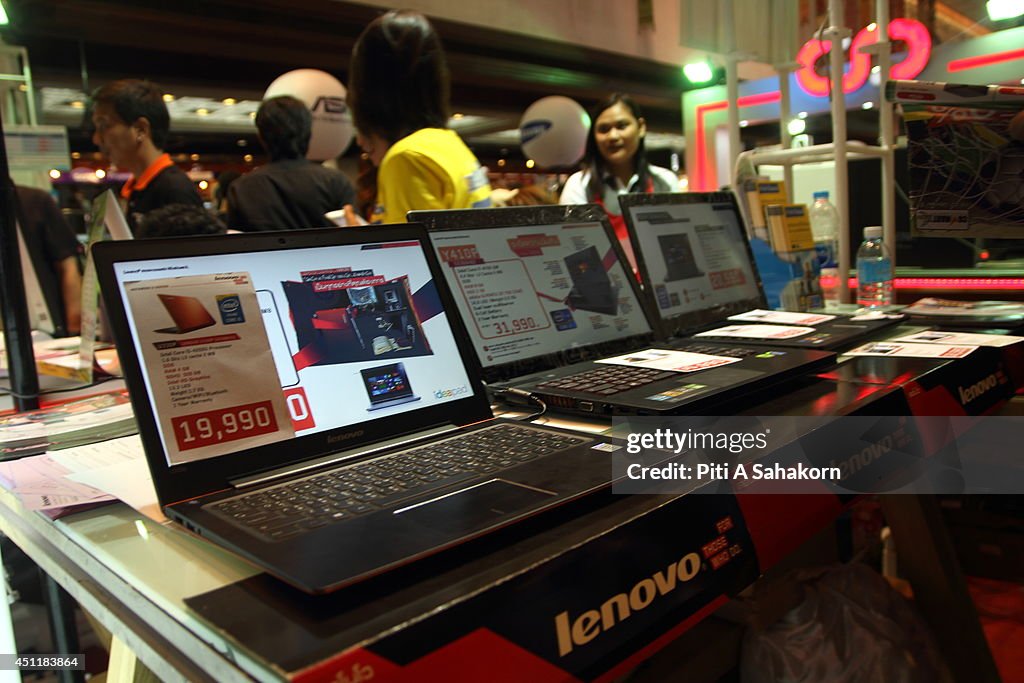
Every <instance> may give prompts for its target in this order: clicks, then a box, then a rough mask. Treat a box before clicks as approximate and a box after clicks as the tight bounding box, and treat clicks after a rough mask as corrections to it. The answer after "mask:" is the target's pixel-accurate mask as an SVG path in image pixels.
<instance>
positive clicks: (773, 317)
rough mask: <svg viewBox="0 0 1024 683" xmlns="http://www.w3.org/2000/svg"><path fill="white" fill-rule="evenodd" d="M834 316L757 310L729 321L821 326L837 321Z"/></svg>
mask: <svg viewBox="0 0 1024 683" xmlns="http://www.w3.org/2000/svg"><path fill="white" fill-rule="evenodd" d="M835 319H836V317H835V316H834V315H826V314H824V313H798V312H796V311H766V310H764V309H763V308H756V309H754V310H753V311H747V312H746V313H740V314H738V315H730V316H729V320H737V321H740V322H748V323H773V324H776V325H820V324H821V323H827V322H828V321H829V320H835Z"/></svg>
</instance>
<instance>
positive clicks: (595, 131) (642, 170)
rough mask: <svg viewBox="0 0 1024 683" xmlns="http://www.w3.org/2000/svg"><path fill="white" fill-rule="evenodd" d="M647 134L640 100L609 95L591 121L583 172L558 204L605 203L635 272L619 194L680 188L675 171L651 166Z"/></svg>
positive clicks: (574, 176) (572, 180)
mask: <svg viewBox="0 0 1024 683" xmlns="http://www.w3.org/2000/svg"><path fill="white" fill-rule="evenodd" d="M646 134H647V122H646V121H644V117H643V116H642V115H641V113H640V107H638V106H637V104H636V102H634V101H633V99H632V98H630V97H629V96H628V95H623V94H621V93H615V94H613V95H611V96H609V97H608V99H607V100H605V101H604V102H602V103H600V104H599V105H598V106H597V107H596V108H595V109H594V111H593V113H592V115H591V117H590V134H589V135H588V136H587V151H586V154H585V156H584V157H583V170H582V171H578V172H577V173H574V174H572V175H571V176H569V180H567V181H566V183H565V188H564V189H563V190H562V196H561V198H560V200H559V201H560V202H561V203H562V204H586V203H590V202H596V203H598V204H601V205H602V206H603V207H604V210H605V212H606V213H607V214H608V217H609V218H610V219H611V222H612V225H613V226H614V227H615V234H616V236H618V238H619V242H621V243H622V245H623V248H624V249H625V250H626V255H627V256H628V257H629V260H630V263H631V265H633V267H634V270H635V269H636V261H635V259H634V258H633V249H632V246H631V245H630V243H629V236H628V234H627V231H626V224H625V221H624V220H623V218H622V213H621V209H620V207H619V202H618V195H620V194H625V193H627V192H642V193H645V194H650V193H652V192H676V191H677V190H678V189H679V179H678V178H677V177H676V175H675V173H673V172H672V171H670V170H668V169H667V168H661V167H659V166H652V165H651V164H649V163H647V154H646V152H645V150H644V136H645V135H646Z"/></svg>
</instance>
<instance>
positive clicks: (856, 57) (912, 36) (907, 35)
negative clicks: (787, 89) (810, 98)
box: [796, 19, 932, 97]
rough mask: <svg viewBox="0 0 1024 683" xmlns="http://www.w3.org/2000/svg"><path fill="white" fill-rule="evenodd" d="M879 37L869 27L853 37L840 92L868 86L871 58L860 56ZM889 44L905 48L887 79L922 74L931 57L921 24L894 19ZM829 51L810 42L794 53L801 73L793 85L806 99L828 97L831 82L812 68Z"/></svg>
mask: <svg viewBox="0 0 1024 683" xmlns="http://www.w3.org/2000/svg"><path fill="white" fill-rule="evenodd" d="M869 28H870V30H869ZM878 33H879V32H878V29H877V28H876V27H874V26H873V25H872V27H865V28H862V29H861V30H860V31H858V32H857V35H856V36H854V38H853V42H851V43H850V50H849V54H850V68H849V69H848V70H847V71H846V73H844V74H843V92H845V93H852V92H854V91H856V90H859V89H860V88H861V87H862V86H863V85H864V84H865V83H867V80H868V76H870V75H871V55H869V54H865V53H863V52H861V49H862V48H864V47H867V46H868V45H872V44H874V43H876V42H878ZM889 40H902V41H903V42H904V43H906V46H907V52H906V56H905V57H904V58H903V61H901V62H898V63H896V64H893V65H892V67H891V68H890V70H889V77H890V78H895V79H900V80H911V79H913V78H914V77H916V76H917V75H918V74H920V73H921V72H922V71H924V67H925V65H926V64H928V59H929V58H930V57H931V54H932V37H931V34H929V33H928V29H927V28H925V26H924V24H922V23H921V22H919V21H917V20H915V19H893V20H892V21H890V22H889ZM831 49H832V43H831V41H828V40H816V39H812V40H809V41H807V42H806V43H804V45H803V47H801V48H800V51H799V52H798V53H797V55H796V61H797V62H799V63H800V69H799V70H798V71H797V72H796V82H797V83H798V84H799V85H800V87H801V88H802V89H803V91H804V92H806V93H807V94H808V95H814V96H817V97H827V96H828V94H829V90H830V88H831V82H830V80H829V79H828V78H827V77H825V76H822V75H820V74H819V73H818V72H817V70H816V69H815V65H816V64H817V62H818V60H819V59H820V58H821V57H823V56H825V55H827V54H828V53H829V51H830V50H831Z"/></svg>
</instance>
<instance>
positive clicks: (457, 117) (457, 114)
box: [452, 112, 464, 121]
mask: <svg viewBox="0 0 1024 683" xmlns="http://www.w3.org/2000/svg"><path fill="white" fill-rule="evenodd" d="M463 116H464V114H459V113H458V112H456V113H455V114H452V118H453V119H455V120H456V121H458V120H459V119H461V118H462V117H463Z"/></svg>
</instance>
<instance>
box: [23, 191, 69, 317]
mask: <svg viewBox="0 0 1024 683" xmlns="http://www.w3.org/2000/svg"><path fill="white" fill-rule="evenodd" d="M15 190H16V196H17V200H18V203H17V206H16V207H15V215H16V217H17V219H18V225H19V226H21V234H22V237H24V238H25V248H26V250H27V251H28V257H29V259H30V260H31V263H32V268H33V270H35V273H36V279H37V280H38V281H39V289H40V291H41V292H42V295H43V300H44V301H45V303H46V307H47V309H48V310H49V312H50V318H51V319H52V320H53V328H54V329H53V335H54V336H55V337H64V336H67V335H69V334H70V335H76V334H78V333H79V330H80V329H81V323H82V272H81V270H80V269H79V261H78V256H79V253H80V251H81V249H80V247H79V244H78V240H77V239H76V238H75V233H74V231H73V230H72V229H71V226H69V225H68V223H67V221H66V220H64V216H63V215H61V212H60V209H59V208H57V203H56V202H55V201H53V197H51V196H50V195H49V194H48V193H46V192H44V191H43V190H37V189H35V188H30V187H21V186H20V185H19V186H15ZM26 275H27V273H26ZM47 331H49V330H47Z"/></svg>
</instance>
